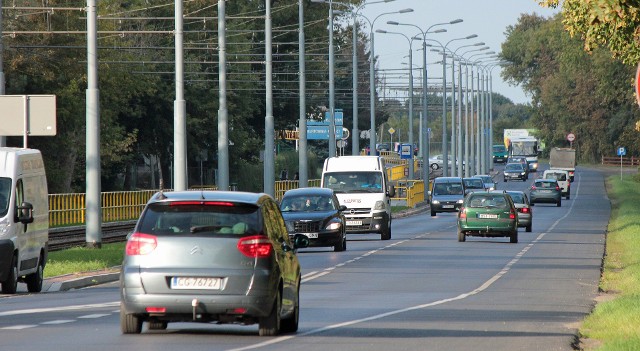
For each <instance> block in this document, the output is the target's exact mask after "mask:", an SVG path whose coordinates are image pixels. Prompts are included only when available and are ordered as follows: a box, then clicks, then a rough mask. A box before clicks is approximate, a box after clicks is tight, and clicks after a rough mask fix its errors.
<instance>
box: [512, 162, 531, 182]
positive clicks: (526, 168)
mask: <svg viewBox="0 0 640 351" xmlns="http://www.w3.org/2000/svg"><path fill="white" fill-rule="evenodd" d="M507 163H522V165H523V166H524V169H525V170H526V171H527V179H528V178H529V174H531V166H530V165H529V162H528V161H527V158H526V157H523V156H510V157H509V158H507Z"/></svg>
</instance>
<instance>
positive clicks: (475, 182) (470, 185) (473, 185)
mask: <svg viewBox="0 0 640 351" xmlns="http://www.w3.org/2000/svg"><path fill="white" fill-rule="evenodd" d="M462 181H463V182H464V193H465V195H466V194H468V193H470V192H472V191H478V190H485V184H484V182H483V181H482V178H476V177H473V178H462Z"/></svg>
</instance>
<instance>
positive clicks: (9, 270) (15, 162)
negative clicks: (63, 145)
mask: <svg viewBox="0 0 640 351" xmlns="http://www.w3.org/2000/svg"><path fill="white" fill-rule="evenodd" d="M48 245H49V194H48V191H47V177H46V174H45V170H44V163H43V161H42V155H41V154H40V151H38V150H33V149H19V148H9V147H0V284H2V292H3V293H4V294H14V293H15V292H16V289H17V287H18V282H19V281H22V282H25V283H27V289H28V290H29V292H39V291H41V290H42V281H43V277H44V266H45V264H46V262H47V255H48Z"/></svg>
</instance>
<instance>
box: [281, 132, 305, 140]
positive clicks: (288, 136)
mask: <svg viewBox="0 0 640 351" xmlns="http://www.w3.org/2000/svg"><path fill="white" fill-rule="evenodd" d="M278 138H280V139H284V140H298V139H300V133H299V132H298V131H297V130H281V131H279V132H278Z"/></svg>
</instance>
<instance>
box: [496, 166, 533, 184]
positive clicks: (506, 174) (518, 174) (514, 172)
mask: <svg viewBox="0 0 640 351" xmlns="http://www.w3.org/2000/svg"><path fill="white" fill-rule="evenodd" d="M527 178H528V174H527V170H526V169H525V166H524V165H523V164H522V163H507V165H506V166H504V170H503V171H502V180H504V181H505V182H508V181H509V180H515V179H518V180H521V181H523V182H524V181H526V180H527Z"/></svg>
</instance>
